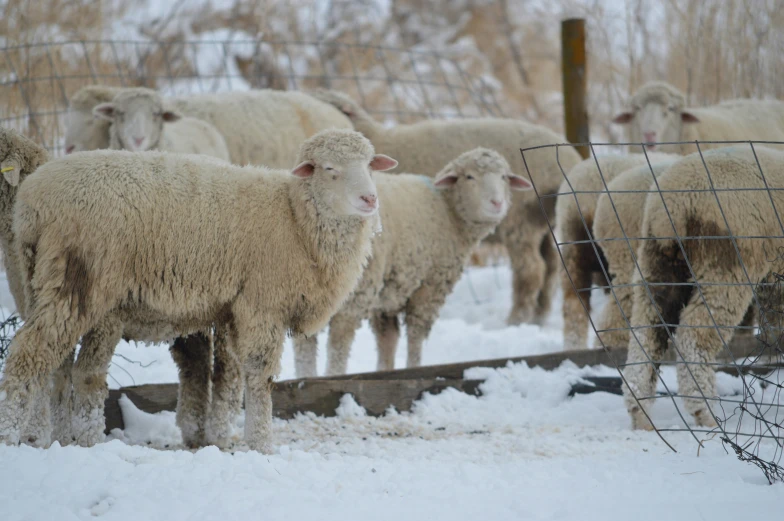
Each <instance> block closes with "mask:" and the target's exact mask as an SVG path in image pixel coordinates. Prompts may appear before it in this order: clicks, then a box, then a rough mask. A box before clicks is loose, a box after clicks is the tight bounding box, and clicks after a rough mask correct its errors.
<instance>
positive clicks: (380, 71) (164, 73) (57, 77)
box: [0, 40, 501, 154]
mask: <svg viewBox="0 0 784 521" xmlns="http://www.w3.org/2000/svg"><path fill="white" fill-rule="evenodd" d="M1 52H2V59H0V96H2V99H3V100H4V108H3V113H2V115H1V116H0V125H2V126H4V127H11V128H14V129H16V130H19V131H21V132H23V133H24V134H26V135H28V136H29V137H31V138H33V139H35V140H36V141H38V142H39V143H41V144H42V145H44V146H45V147H47V148H48V149H50V151H52V152H54V153H56V154H57V153H59V152H61V150H62V147H63V143H62V136H63V134H64V128H65V115H66V112H67V108H68V99H69V97H70V96H71V95H73V93H74V92H76V91H77V90H78V89H80V88H81V87H84V86H85V85H90V84H103V85H109V86H145V87H150V88H155V89H158V90H159V91H161V92H162V93H163V94H164V95H172V96H174V95H186V94H193V93H205V92H221V91H232V90H247V89H249V88H274V89H280V90H286V89H291V90H304V89H309V88H315V87H326V88H331V89H337V90H342V91H345V92H346V93H347V94H349V95H351V96H352V97H354V99H357V100H359V101H360V103H361V104H362V105H363V106H364V107H365V108H366V109H367V110H368V112H370V113H371V114H373V115H375V116H376V117H378V118H379V119H380V120H381V121H384V122H390V123H394V122H397V123H405V122H411V121H415V120H419V119H425V118H433V117H446V118H449V117H476V116H484V115H496V116H497V115H500V114H501V110H500V109H499V105H498V102H497V100H496V97H495V92H496V90H497V87H498V86H497V85H494V84H493V83H492V82H491V81H489V80H486V79H485V78H484V77H483V76H481V75H474V74H472V71H471V70H469V69H467V68H466V67H467V65H466V64H464V63H461V61H460V60H459V59H458V57H455V56H448V55H444V54H442V53H439V52H436V51H419V50H402V49H395V48H389V47H383V46H378V45H362V44H349V43H316V42H300V41H265V40H246V41H237V40H225V41H161V42H149V41H74V42H62V43H42V44H30V45H21V46H12V47H5V48H3V49H2V51H1ZM468 66H470V64H469V65H468Z"/></svg>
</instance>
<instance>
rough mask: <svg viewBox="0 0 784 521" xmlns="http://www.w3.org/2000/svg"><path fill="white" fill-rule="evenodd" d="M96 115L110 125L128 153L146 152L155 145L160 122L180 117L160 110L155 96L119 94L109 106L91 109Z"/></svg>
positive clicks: (157, 139) (104, 104)
mask: <svg viewBox="0 0 784 521" xmlns="http://www.w3.org/2000/svg"><path fill="white" fill-rule="evenodd" d="M94 112H95V114H96V116H98V117H102V118H104V119H107V120H109V121H111V122H112V125H113V130H112V131H113V132H115V135H116V136H117V140H118V141H119V144H120V146H121V148H123V149H125V150H130V151H132V152H142V151H145V150H150V149H151V148H154V147H156V146H157V145H158V142H159V141H160V139H161V134H162V133H163V125H164V123H171V122H174V121H177V120H179V119H180V117H181V116H180V115H179V114H177V113H176V112H174V111H171V110H165V109H164V108H163V102H162V100H160V98H157V96H143V95H142V96H140V95H133V93H123V94H120V95H118V96H117V97H115V98H114V100H113V101H112V102H111V103H102V104H101V105H98V106H97V107H95V109H94Z"/></svg>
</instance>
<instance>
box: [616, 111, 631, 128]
mask: <svg viewBox="0 0 784 521" xmlns="http://www.w3.org/2000/svg"><path fill="white" fill-rule="evenodd" d="M633 118H634V114H632V113H631V112H621V113H620V114H618V115H617V116H615V117H614V118H613V120H612V122H613V123H615V124H616V125H626V124H628V123H631V121H632V119H633Z"/></svg>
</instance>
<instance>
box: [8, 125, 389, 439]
mask: <svg viewBox="0 0 784 521" xmlns="http://www.w3.org/2000/svg"><path fill="white" fill-rule="evenodd" d="M298 161H299V164H298V165H297V166H296V167H295V168H294V169H293V170H291V171H284V170H270V169H267V168H263V167H251V166H247V167H238V166H233V165H231V164H228V163H225V162H223V161H220V160H218V159H215V158H210V157H206V156H195V155H180V154H171V153H160V152H148V153H145V154H134V153H131V152H127V151H100V152H92V153H90V154H73V155H70V156H67V157H65V158H63V159H58V160H55V161H50V162H49V163H47V164H45V165H43V166H41V167H40V168H39V169H38V170H37V171H36V172H35V173H34V174H32V175H30V176H29V177H28V178H27V179H26V180H25V183H24V184H23V185H22V187H21V188H20V189H19V192H18V194H17V201H16V204H15V207H14V233H15V234H16V247H17V250H18V252H19V254H20V255H21V258H20V259H21V260H20V262H21V266H22V273H23V275H24V277H25V298H26V299H27V300H28V301H29V302H31V303H32V304H31V309H30V310H29V313H28V315H29V317H28V320H27V321H26V322H25V324H24V325H23V326H22V328H20V330H19V331H18V332H17V334H16V336H15V337H14V339H13V341H12V344H11V348H10V355H9V357H8V359H7V362H6V369H5V374H4V375H3V379H2V380H1V381H0V442H4V443H6V444H14V443H18V442H19V435H20V432H21V431H22V430H23V429H24V428H25V425H26V424H27V422H28V421H29V418H30V413H31V408H32V402H31V398H33V397H34V396H36V393H37V392H38V391H39V390H40V389H41V388H42V387H43V384H44V381H45V379H46V378H47V377H48V376H49V375H50V373H51V372H52V371H53V370H54V369H55V368H56V367H57V365H58V364H59V363H61V362H62V361H63V359H64V358H65V357H66V356H67V353H68V352H70V351H71V350H72V349H73V346H74V345H75V344H76V341H77V340H78V339H79V337H80V336H82V335H84V334H86V333H88V332H89V331H91V330H94V329H95V328H96V327H97V326H103V325H107V321H110V320H111V321H114V322H115V323H114V324H108V325H109V326H111V331H113V332H114V333H113V334H115V335H116V331H118V330H122V323H121V321H122V320H123V318H124V317H125V316H132V317H135V318H136V319H137V320H138V318H139V317H140V316H143V314H144V313H145V312H146V313H147V314H148V316H149V317H150V319H151V322H150V324H149V325H150V327H153V326H155V325H156V324H164V325H165V326H166V327H167V328H170V329H171V330H173V331H174V332H175V333H176V334H178V335H185V334H188V333H192V332H196V331H202V330H205V329H207V328H209V327H210V326H211V325H212V324H215V325H216V328H217V329H218V330H219V331H228V334H229V335H230V336H231V342H229V344H230V346H229V347H230V349H231V352H232V354H233V355H234V356H236V357H238V360H239V361H240V362H241V364H242V372H243V373H244V378H245V384H246V393H245V398H246V421H245V441H246V442H247V444H248V446H249V447H250V449H252V450H260V451H264V452H267V451H269V448H270V446H269V435H270V428H271V421H272V418H271V411H272V409H271V405H272V404H271V394H270V384H271V382H272V379H273V377H274V376H275V374H276V373H277V372H278V370H279V365H280V355H281V352H282V348H283V339H284V336H285V334H286V332H287V331H290V332H292V333H293V334H305V335H310V334H313V333H315V332H316V331H318V330H319V329H321V328H322V327H323V326H324V325H325V323H326V322H327V321H328V320H329V318H330V316H331V315H332V314H333V313H334V311H336V309H337V307H338V306H339V305H340V304H341V303H342V302H343V300H345V298H346V297H347V296H348V295H349V294H350V293H351V291H352V290H353V289H354V286H355V285H356V283H357V281H358V280H359V277H360V275H361V273H362V269H363V267H364V265H365V263H366V261H367V257H368V255H369V254H370V240H371V235H372V233H373V232H374V230H375V229H376V226H377V224H378V223H377V221H378V218H377V206H378V205H377V195H376V189H375V185H374V183H373V180H372V177H371V175H370V171H371V170H385V169H388V168H392V167H394V166H395V165H396V164H397V163H396V161H395V160H393V159H391V158H389V157H387V156H384V155H380V154H378V155H376V154H375V153H374V150H373V146H372V145H371V144H370V142H369V141H368V140H367V139H365V138H364V137H362V136H361V134H359V133H357V132H354V131H351V130H347V129H332V130H326V131H322V132H319V133H317V134H315V135H314V136H312V137H311V138H309V139H308V140H307V141H305V142H304V143H303V144H302V146H301V150H300V153H299V158H298ZM193 237H198V238H199V245H200V247H201V250H200V251H193V250H192V245H193V241H192V238H193ZM215 252H231V255H215V254H214V253H215ZM113 340H114V339H113ZM115 343H116V341H115ZM111 346H112V347H113V346H114V344H113V343H112V344H111ZM101 356H102V357H103V358H104V359H106V358H107V356H106V354H105V353H103V354H101ZM109 356H110V354H109ZM223 391H224V390H221V389H218V390H216V392H215V394H214V395H213V401H212V404H211V405H212V410H211V411H210V418H209V422H208V427H209V426H210V424H214V425H223V424H224V423H228V418H227V417H225V416H227V415H228V414H229V413H230V410H229V408H228V407H227V404H226V403H224V402H225V399H226V396H227V394H225V393H224V392H223ZM82 392H84V389H82V388H79V387H77V386H76V385H74V396H75V397H76V396H77V395H78V394H79V393H82ZM83 399H84V398H83ZM208 435H209V432H208ZM211 441H212V442H213V443H215V444H217V445H219V446H225V445H226V444H227V443H228V440H226V439H215V438H214V437H211Z"/></svg>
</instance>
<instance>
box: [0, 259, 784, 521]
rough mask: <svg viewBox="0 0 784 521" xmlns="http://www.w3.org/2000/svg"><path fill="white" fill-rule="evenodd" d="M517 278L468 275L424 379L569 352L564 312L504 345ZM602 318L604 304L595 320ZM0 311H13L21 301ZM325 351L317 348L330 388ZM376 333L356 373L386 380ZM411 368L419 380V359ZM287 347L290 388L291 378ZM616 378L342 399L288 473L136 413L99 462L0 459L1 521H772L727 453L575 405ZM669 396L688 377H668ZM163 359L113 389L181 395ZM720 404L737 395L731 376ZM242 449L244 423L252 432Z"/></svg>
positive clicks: (507, 377) (160, 354)
mask: <svg viewBox="0 0 784 521" xmlns="http://www.w3.org/2000/svg"><path fill="white" fill-rule="evenodd" d="M510 277H511V274H510V272H509V270H508V268H507V267H506V266H496V267H487V268H471V269H469V270H467V271H466V273H465V275H464V276H463V278H462V280H461V281H460V282H459V284H458V286H457V287H456V289H455V291H454V293H453V294H452V295H451V296H450V298H449V300H448V302H447V304H446V306H445V307H444V309H443V311H442V313H441V318H440V320H439V321H438V322H437V323H436V325H435V327H434V329H433V332H432V335H431V337H430V339H429V341H428V343H427V344H426V346H425V350H424V362H425V363H426V364H435V363H447V362H457V361H466V360H476V359H485V358H498V357H508V356H521V355H527V354H538V353H544V352H550V351H559V350H561V349H562V346H561V332H560V328H561V318H560V302H556V303H555V305H554V307H553V314H552V316H551V318H550V320H549V321H548V323H547V324H546V325H545V326H544V327H541V328H540V327H536V326H518V327H506V326H505V325H504V318H505V316H506V313H507V312H508V308H509V305H510V298H511V297H510V290H509V288H510ZM597 303H598V304H599V303H600V302H597ZM0 305H2V306H3V307H5V308H6V309H8V308H11V307H12V301H11V300H10V297H9V296H8V295H7V293H5V294H2V293H0ZM325 341H326V337H325V335H324V334H322V335H321V336H320V343H321V350H320V351H321V352H320V368H321V369H322V370H323V367H324V365H325V359H326V354H325V353H324V352H323V351H324V344H325ZM375 356H376V353H375V348H374V343H373V339H372V335H371V333H370V330H369V328H368V326H367V325H366V324H365V325H363V327H362V329H361V330H360V331H359V332H358V334H357V339H356V341H355V343H354V347H353V350H352V354H351V358H350V361H349V370H350V371H351V372H360V371H370V370H373V369H374V367H375V362H376V360H375ZM396 362H397V366H403V365H404V364H405V349H404V341H403V340H401V345H400V346H399V349H398V357H397V361H396ZM293 366H294V360H293V353H292V350H291V345H290V343H287V344H286V351H285V353H284V358H283V370H282V374H281V378H290V377H293V376H294V369H293ZM615 374H616V372H615V370H614V369H612V368H608V367H593V368H577V367H576V366H574V365H573V364H571V363H568V362H567V363H564V364H563V365H562V366H561V367H560V368H559V369H557V370H555V371H544V370H542V369H538V368H533V369H532V368H529V367H528V366H526V365H524V364H517V365H509V366H507V367H505V368H502V369H498V370H492V369H484V368H475V369H470V370H468V371H466V374H465V377H466V378H471V379H481V380H484V383H483V384H482V386H481V391H482V394H481V396H469V395H467V394H463V393H460V392H458V391H455V390H446V391H444V392H442V393H440V394H438V395H427V396H425V397H424V398H423V399H422V400H421V401H419V402H417V403H416V404H415V406H414V408H413V410H412V411H410V412H397V411H394V410H389V411H388V413H387V414H386V415H385V416H383V417H380V418H374V417H371V416H368V415H366V414H365V411H364V409H362V407H361V406H359V405H358V404H357V403H356V402H355V401H354V400H353V399H352V398H351V397H350V396H344V398H343V399H342V400H341V403H340V406H339V407H338V409H337V411H336V413H337V416H335V417H331V418H324V417H316V416H315V415H313V414H303V415H300V416H298V417H297V418H295V419H293V420H290V421H284V420H275V422H274V432H273V444H274V446H275V447H276V452H275V453H274V454H273V455H262V454H258V453H254V452H246V451H243V450H238V451H235V452H234V453H228V452H221V451H219V450H218V449H217V448H215V447H208V448H204V449H201V450H198V451H190V450H186V449H184V448H183V446H182V444H181V439H180V435H179V431H178V430H177V428H176V427H175V424H174V413H173V412H163V413H159V414H155V415H151V414H147V413H145V412H143V411H140V410H139V409H137V408H136V407H135V406H134V404H133V403H132V402H131V401H130V400H128V399H123V400H121V403H120V405H121V408H122V410H123V416H124V420H125V424H126V428H125V430H124V431H120V430H115V431H113V432H112V433H111V434H110V435H109V436H108V437H107V441H106V443H103V444H100V445H98V446H96V447H92V448H89V449H85V448H79V447H70V446H69V447H60V446H59V445H57V444H55V445H54V446H52V447H51V448H49V449H47V450H42V449H34V448H31V447H27V446H23V447H4V446H3V447H0V505H2V507H0V508H1V511H2V516H1V517H2V519H4V520H8V521H12V520H13V521H16V520H19V521H22V520H38V519H60V520H70V519H74V520H76V519H88V518H94V517H101V518H103V519H107V520H133V521H138V520H141V519H144V520H153V519H162V520H167V521H176V520H186V519H187V520H200V519H204V520H209V519H273V518H275V517H276V516H285V518H287V519H319V520H332V519H336V520H352V519H378V520H385V519H390V520H393V519H394V520H399V519H401V518H402V519H428V520H432V519H492V520H506V519H510V520H512V519H513V520H518V519H580V520H591V519H597V520H599V519H601V520H605V519H635V520H647V519H651V520H657V521H658V520H661V519H668V520H678V519H688V520H692V519H710V520H721V519H733V520H736V519H740V518H741V516H742V517H743V518H764V519H767V518H774V517H775V515H776V514H775V513H776V512H779V511H780V510H781V508H780V506H781V497H782V493H784V485H782V484H777V485H773V486H769V485H768V483H767V481H766V479H765V477H764V476H763V475H762V473H761V472H760V471H759V470H758V469H757V468H756V467H753V466H751V465H749V464H745V463H741V462H739V461H738V460H737V459H736V458H735V457H734V455H732V454H728V453H727V452H726V451H725V450H724V448H723V447H722V443H721V441H720V440H719V439H718V437H717V436H712V435H704V436H701V438H702V440H701V441H702V442H703V446H702V448H699V447H698V444H697V442H696V441H695V440H694V439H693V438H692V437H690V435H689V434H687V433H666V439H667V441H668V442H669V443H670V444H672V445H673V446H674V447H675V448H676V449H677V450H678V452H673V451H671V450H670V449H669V448H668V447H667V446H666V445H665V444H664V443H663V442H662V441H661V440H660V439H659V438H658V436H657V435H656V434H655V433H650V432H638V431H632V430H631V429H630V422H629V419H628V416H627V414H626V411H625V408H624V405H623V402H622V399H621V397H620V396H616V395H611V394H605V393H594V394H589V395H577V396H574V397H572V398H570V397H569V396H568V394H569V390H570V387H571V385H572V384H573V383H575V382H577V381H579V380H580V379H581V378H582V377H584V376H588V375H594V376H614V375H615ZM664 378H665V381H667V384H668V385H673V386H674V383H675V374H674V372H673V371H669V370H665V371H664ZM174 381H176V368H175V366H174V364H173V362H172V361H171V358H170V356H169V354H168V351H167V349H166V347H165V346H142V345H139V346H136V345H134V344H127V343H123V344H121V345H120V347H119V348H118V350H117V356H115V359H114V361H113V363H112V368H111V375H110V377H109V384H110V386H112V387H115V388H116V387H118V386H121V385H130V384H134V383H135V384H141V383H153V382H174ZM718 384H719V390H720V393H721V394H723V395H733V394H737V393H738V392H739V391H740V389H741V384H740V381H739V379H737V378H733V377H731V376H729V375H726V374H719V375H718ZM653 419H654V421H655V423H656V424H657V425H659V426H660V427H667V426H680V425H681V424H680V419H679V417H678V414H677V411H676V409H675V406H674V405H673V402H672V401H671V400H669V399H666V398H665V399H660V400H658V401H657V403H656V405H655V406H654V408H653ZM236 427H237V430H238V432H241V428H242V419H240V420H239V423H238V424H237V426H236Z"/></svg>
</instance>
